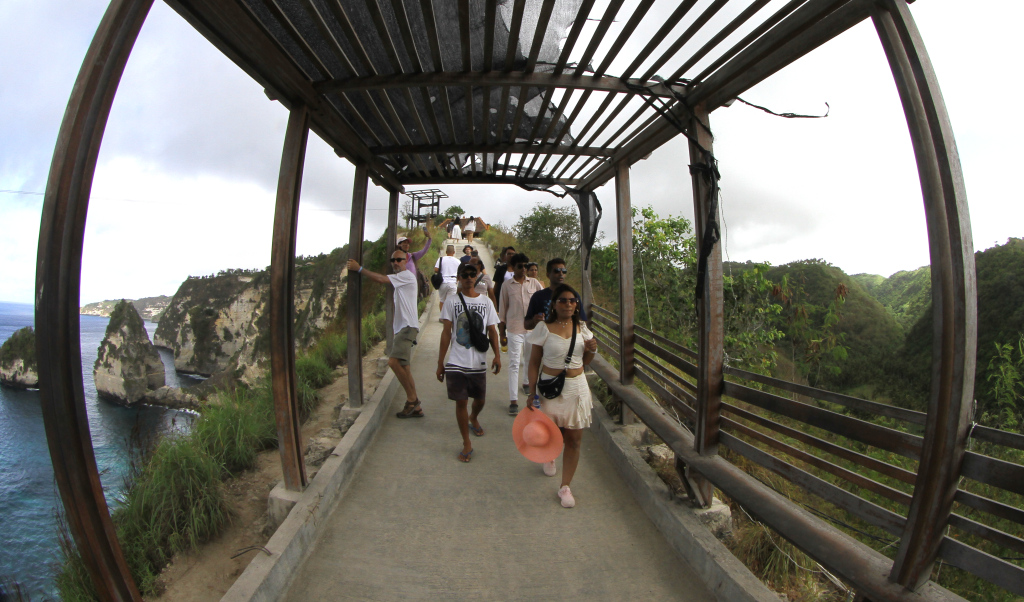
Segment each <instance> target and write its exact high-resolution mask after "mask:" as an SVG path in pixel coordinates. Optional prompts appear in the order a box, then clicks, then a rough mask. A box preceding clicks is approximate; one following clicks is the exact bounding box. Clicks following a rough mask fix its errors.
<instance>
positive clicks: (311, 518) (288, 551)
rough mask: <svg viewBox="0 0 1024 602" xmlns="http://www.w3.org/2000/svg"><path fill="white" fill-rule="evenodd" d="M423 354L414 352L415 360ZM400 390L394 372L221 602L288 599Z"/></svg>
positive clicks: (431, 304)
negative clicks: (324, 524)
mask: <svg viewBox="0 0 1024 602" xmlns="http://www.w3.org/2000/svg"><path fill="white" fill-rule="evenodd" d="M436 297H437V293H436V292H435V293H433V294H432V295H431V296H430V297H428V298H427V304H426V307H425V308H424V310H423V314H422V315H421V316H420V323H419V327H420V331H422V330H423V329H424V327H425V326H426V323H427V320H428V318H429V317H430V315H431V313H432V310H433V309H434V308H435V307H436V305H437V300H436ZM417 350H418V348H414V349H413V356H414V357H415V354H416V351H417ZM399 389H401V385H400V383H399V382H398V379H397V378H395V373H394V372H392V371H391V370H388V372H387V374H385V375H384V377H383V378H382V379H381V381H380V383H379V384H378V385H377V389H376V390H375V391H374V393H373V395H372V396H371V397H370V400H369V401H368V402H367V403H366V404H364V405H363V407H362V410H361V412H360V414H359V418H357V419H356V421H355V423H353V424H352V426H351V428H349V430H348V432H346V433H345V436H344V437H342V439H341V442H340V443H338V446H337V447H335V448H334V451H333V452H332V453H331V455H330V456H329V457H328V458H327V459H326V460H324V463H323V465H322V466H321V467H320V470H319V471H317V473H316V476H314V477H313V480H312V481H310V483H309V486H307V487H306V490H305V491H304V492H302V494H301V498H300V499H299V500H298V502H297V503H296V504H295V506H294V507H293V508H292V510H291V512H289V513H288V518H286V519H285V520H284V522H283V523H281V526H280V527H278V528H277V531H275V532H274V535H273V536H271V538H270V541H268V542H267V544H266V546H264V547H266V549H267V550H269V551H270V555H269V556H268V555H266V554H264V553H259V554H257V556H256V557H254V558H253V560H252V562H250V563H249V566H247V567H246V568H245V571H243V572H242V574H241V575H239V577H238V579H236V580H235V583H234V584H233V585H232V586H231V588H230V589H228V591H227V593H225V594H224V597H223V598H221V600H222V602H242V601H250V600H251V601H257V602H263V601H271V600H279V599H281V598H282V597H283V596H284V593H285V591H287V589H288V586H289V585H290V583H291V579H292V577H293V576H294V575H295V574H296V573H297V569H298V567H299V566H300V565H301V564H302V562H303V561H304V560H305V558H306V556H307V555H308V554H309V552H310V551H311V550H312V549H313V545H314V544H315V543H316V540H317V536H318V534H317V527H318V525H319V523H320V521H323V520H326V519H327V517H328V516H329V515H330V513H331V511H332V510H333V509H334V508H335V507H336V506H337V503H338V501H339V500H340V499H341V497H342V495H344V493H345V489H346V488H347V487H348V485H349V483H350V482H351V481H352V477H353V476H354V475H355V472H356V469H357V468H358V467H359V463H360V461H361V460H362V459H363V456H364V455H365V453H366V450H367V449H368V448H369V447H370V444H371V443H373V439H374V438H375V437H376V435H377V432H378V431H379V430H380V426H381V424H382V423H383V420H384V413H385V412H387V411H388V409H389V408H390V407H391V399H392V397H394V395H395V394H396V393H397V392H398V391H399Z"/></svg>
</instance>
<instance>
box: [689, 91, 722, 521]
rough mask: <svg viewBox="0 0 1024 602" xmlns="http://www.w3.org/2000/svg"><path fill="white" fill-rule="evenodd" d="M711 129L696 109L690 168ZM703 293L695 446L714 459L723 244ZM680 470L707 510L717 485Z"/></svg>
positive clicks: (697, 189) (704, 222)
mask: <svg viewBox="0 0 1024 602" xmlns="http://www.w3.org/2000/svg"><path fill="white" fill-rule="evenodd" d="M709 128H710V122H709V120H708V112H707V108H706V107H705V106H703V105H701V106H697V107H695V108H694V110H693V116H692V118H691V119H690V123H689V131H690V133H691V135H692V136H693V138H695V139H696V142H697V144H699V145H700V147H702V148H703V149H704V150H701V148H699V147H697V146H696V145H695V144H694V143H693V141H692V140H691V142H690V144H689V147H690V163H691V165H699V164H705V162H706V157H705V155H704V152H705V151H707V152H709V153H710V152H711V150H712V147H711V145H712V142H713V140H714V138H713V136H712V135H711V132H710V129H709ZM708 177H711V174H708V173H706V172H705V173H701V172H699V171H694V172H693V176H692V186H693V215H694V225H695V230H696V232H695V236H696V238H697V253H698V255H699V254H700V253H701V247H702V245H703V238H704V233H705V232H706V231H707V229H708V228H709V227H710V226H711V224H710V223H709V222H710V221H711V220H710V219H709V218H712V219H714V220H715V221H716V222H717V220H718V215H717V214H716V215H714V216H711V215H710V211H711V207H712V205H713V203H712V199H711V198H710V195H711V192H712V188H711V186H710V183H709V181H708ZM716 207H717V205H716ZM701 293H702V294H701V297H700V298H699V299H697V300H696V304H697V370H698V372H697V394H696V396H695V397H696V407H695V410H696V418H695V423H696V424H695V425H694V437H693V445H694V449H695V450H696V451H697V453H699V454H700V455H702V456H713V455H716V454H718V430H719V420H720V413H721V406H722V386H723V384H724V378H723V374H722V367H723V361H724V355H725V353H724V352H725V349H724V347H725V345H724V343H725V323H724V309H723V301H722V247H721V245H720V244H717V243H715V244H714V247H713V248H712V249H711V252H710V254H709V255H708V256H707V267H706V270H705V277H704V284H703V291H701ZM678 468H679V469H680V470H679V473H680V477H681V478H682V479H683V482H684V483H685V484H686V488H687V491H688V492H689V493H690V496H691V499H692V500H693V502H694V503H695V504H697V505H699V506H702V507H704V508H707V507H710V506H711V500H712V496H713V495H714V487H713V486H712V484H711V482H710V481H708V480H707V479H705V478H704V477H702V476H701V475H700V474H698V473H697V472H696V471H692V470H683V468H682V467H678Z"/></svg>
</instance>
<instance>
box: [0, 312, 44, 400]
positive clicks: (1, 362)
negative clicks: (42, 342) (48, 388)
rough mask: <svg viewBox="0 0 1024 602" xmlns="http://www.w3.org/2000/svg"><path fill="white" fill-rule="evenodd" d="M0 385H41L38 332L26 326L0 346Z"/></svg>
mask: <svg viewBox="0 0 1024 602" xmlns="http://www.w3.org/2000/svg"><path fill="white" fill-rule="evenodd" d="M0 385H6V386H8V387H13V388H17V389H36V388H38V387H39V369H38V367H37V364H36V333H35V331H34V330H32V327H31V326H26V327H25V328H22V329H21V330H18V331H16V332H15V333H14V334H12V335H11V338H9V339H7V340H6V341H4V344H3V345H2V346H0Z"/></svg>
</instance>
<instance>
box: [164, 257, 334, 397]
mask: <svg viewBox="0 0 1024 602" xmlns="http://www.w3.org/2000/svg"><path fill="white" fill-rule="evenodd" d="M344 260H345V254H344V253H343V250H342V249H335V251H333V252H332V253H331V254H330V255H320V256H319V257H314V258H300V259H299V260H297V262H296V273H295V301H294V302H295V311H296V317H295V338H296V345H297V346H298V347H300V348H302V347H305V346H306V345H308V344H309V343H310V342H312V341H313V340H314V339H315V337H316V335H317V334H319V333H320V332H321V331H322V330H323V329H324V328H325V327H326V326H327V325H328V324H330V323H331V321H333V320H334V318H335V317H336V316H337V315H338V310H339V307H340V305H341V303H342V301H343V297H344V292H345V284H344V280H343V276H344V275H345V270H344ZM269 300H270V274H269V273H268V272H267V271H244V270H232V271H226V272H221V273H220V274H217V275H216V276H206V277H199V278H195V277H189V278H188V280H186V281H185V282H183V283H182V285H181V287H179V288H178V292H177V293H175V295H174V297H173V298H172V299H171V302H170V303H169V304H168V306H167V309H166V311H165V312H164V314H163V316H162V317H161V319H160V324H159V325H158V326H157V329H156V335H155V337H154V339H155V341H154V342H155V343H156V344H157V345H160V346H162V347H167V348H168V349H171V350H173V351H174V367H175V369H177V370H178V371H180V372H186V373H192V374H202V375H206V376H209V375H212V374H216V373H218V372H222V371H225V370H230V371H232V372H233V373H234V374H235V376H237V377H239V378H241V379H242V380H243V381H245V382H249V383H251V382H255V380H257V379H258V378H260V377H261V376H262V375H263V374H265V373H266V371H267V370H269V363H268V362H269V360H268V357H267V353H268V351H269V348H270V333H269V332H268V323H269V319H270V316H269V314H268V308H267V303H268V302H269Z"/></svg>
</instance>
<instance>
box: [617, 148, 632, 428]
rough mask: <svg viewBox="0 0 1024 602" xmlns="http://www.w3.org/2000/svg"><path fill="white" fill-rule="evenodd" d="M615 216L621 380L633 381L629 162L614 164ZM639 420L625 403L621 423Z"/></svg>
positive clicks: (624, 382)
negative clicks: (617, 247) (617, 250)
mask: <svg viewBox="0 0 1024 602" xmlns="http://www.w3.org/2000/svg"><path fill="white" fill-rule="evenodd" d="M615 217H616V220H617V224H618V228H617V230H616V232H617V234H618V243H619V382H621V383H622V384H624V385H631V384H633V371H634V367H635V366H634V360H633V345H634V339H633V336H634V332H633V319H634V314H635V305H634V303H633V209H632V202H631V200H630V196H629V165H628V164H627V163H625V162H622V163H619V164H618V165H616V166H615ZM634 422H636V415H635V414H634V413H633V412H632V411H631V410H630V409H629V406H628V405H626V404H625V403H623V404H622V424H624V425H626V424H632V423H634Z"/></svg>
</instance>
